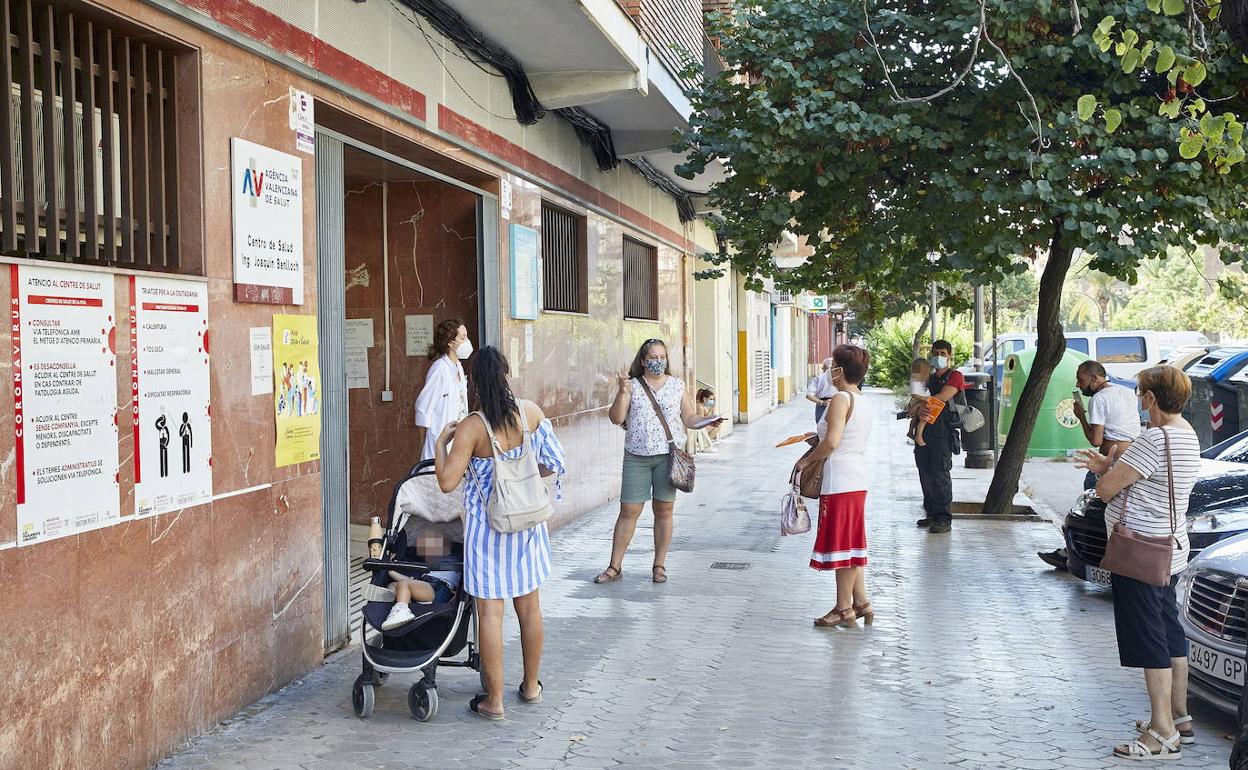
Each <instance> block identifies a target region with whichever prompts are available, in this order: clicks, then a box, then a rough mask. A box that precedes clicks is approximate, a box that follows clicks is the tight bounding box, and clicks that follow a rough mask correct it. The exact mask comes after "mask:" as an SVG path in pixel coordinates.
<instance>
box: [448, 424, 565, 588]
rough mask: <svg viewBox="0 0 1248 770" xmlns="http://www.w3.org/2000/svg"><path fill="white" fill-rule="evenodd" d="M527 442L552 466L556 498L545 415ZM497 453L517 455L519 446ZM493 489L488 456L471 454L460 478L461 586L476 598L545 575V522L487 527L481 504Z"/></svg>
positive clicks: (552, 444)
mask: <svg viewBox="0 0 1248 770" xmlns="http://www.w3.org/2000/svg"><path fill="white" fill-rule="evenodd" d="M530 444H531V446H532V448H533V451H535V452H537V461H538V463H540V464H541V465H543V466H545V467H546V468H548V469H550V470H552V471H554V472H555V474H556V477H555V479H556V480H555V490H556V494H555V499H556V500H558V499H560V498H561V494H560V491H561V487H560V482H559V476H561V475H563V473H564V471H565V460H564V454H563V445H561V444H560V443H559V439H557V438H556V437H555V431H554V428H553V427H552V426H551V424H550V420H542V422H541V424H540V425H538V426H537V430H535V431H534V432H533V433H532V434H531V435H530ZM503 455H504V456H505V457H509V458H516V457H519V455H520V447H518V446H517V447H515V448H514V449H511V450H510V451H507V452H504V453H503ZM493 490H494V460H493V458H490V457H473V458H472V472H471V473H469V474H468V475H467V476H466V477H465V478H464V589H465V590H466V591H467V592H468V593H469V594H471V595H472V596H475V597H477V598H478V599H510V598H513V597H516V596H524V595H525V594H529V593H532V592H533V591H535V590H537V588H538V587H539V586H540V585H541V584H542V582H543V581H544V580H546V578H547V577H549V576H550V535H549V533H548V532H547V530H546V523H545V522H542V523H541V524H538V525H537V526H535V527H529V528H528V529H526V530H522V531H520V532H498V531H495V530H494V529H492V528H491V527H490V517H489V513H488V512H487V511H486V506H487V504H488V501H489V499H490V494H491V492H493Z"/></svg>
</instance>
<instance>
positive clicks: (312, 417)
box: [273, 315, 321, 468]
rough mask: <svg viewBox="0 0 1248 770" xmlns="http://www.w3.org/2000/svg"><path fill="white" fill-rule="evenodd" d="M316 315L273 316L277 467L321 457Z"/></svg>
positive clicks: (319, 377)
mask: <svg viewBox="0 0 1248 770" xmlns="http://www.w3.org/2000/svg"><path fill="white" fill-rule="evenodd" d="M319 356H320V350H319V347H318V345H317V336H316V316H311V315H275V316H273V409H274V413H275V415H276V424H277V444H276V458H277V467H279V468H281V467H284V466H287V465H294V464H296V463H303V462H308V461H309V460H319V459H320V458H321V367H320V363H319Z"/></svg>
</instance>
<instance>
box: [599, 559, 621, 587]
mask: <svg viewBox="0 0 1248 770" xmlns="http://www.w3.org/2000/svg"><path fill="white" fill-rule="evenodd" d="M612 572H614V573H615V574H614V575H613V574H611V573H612ZM622 577H624V570H622V569H620V568H619V567H617V566H615V565H614V564H610V565H608V566H607V568H606V569H604V570H603V571H602V574H600V575H599V576H598V577H596V578H594V582H595V583H599V584H601V583H614V582H615V581H617V580H619V579H620V578H622Z"/></svg>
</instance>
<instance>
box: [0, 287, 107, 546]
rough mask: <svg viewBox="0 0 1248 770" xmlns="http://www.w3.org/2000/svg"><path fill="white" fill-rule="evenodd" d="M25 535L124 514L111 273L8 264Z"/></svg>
mask: <svg viewBox="0 0 1248 770" xmlns="http://www.w3.org/2000/svg"><path fill="white" fill-rule="evenodd" d="M10 278H11V282H12V283H11V286H12V292H11V297H10V306H9V318H10V335H11V340H12V350H13V427H14V432H15V442H14V450H15V451H14V455H15V464H16V466H17V467H16V471H17V474H16V478H17V543H18V545H33V544H34V543H40V542H43V541H45V540H51V539H54V538H58V537H64V536H66V535H73V534H76V533H78V532H85V531H87V530H90V529H96V528H98V527H104V526H108V525H109V524H114V523H116V522H117V521H118V519H119V518H120V515H121V502H120V495H119V490H118V479H117V468H118V461H117V354H116V347H115V344H114V343H115V340H116V337H115V334H116V315H115V314H114V307H113V304H114V303H113V277H112V276H111V275H108V274H105V273H93V272H86V271H80V270H66V269H62V268H54V267H35V266H21V267H19V266H17V265H12V266H10Z"/></svg>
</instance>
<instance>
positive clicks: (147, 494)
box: [130, 276, 212, 516]
mask: <svg viewBox="0 0 1248 770" xmlns="http://www.w3.org/2000/svg"><path fill="white" fill-rule="evenodd" d="M130 350H131V357H130V400H131V403H130V409H131V415H132V417H133V430H134V512H135V514H136V515H138V516H154V515H156V514H158V513H165V512H167V511H176V510H180V509H182V508H189V507H191V506H193V505H199V504H201V503H206V502H208V501H209V500H210V499H212V425H211V423H210V417H211V415H210V413H209V377H208V284H206V283H203V282H201V281H179V280H174V279H170V278H139V277H137V276H136V277H131V278H130Z"/></svg>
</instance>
